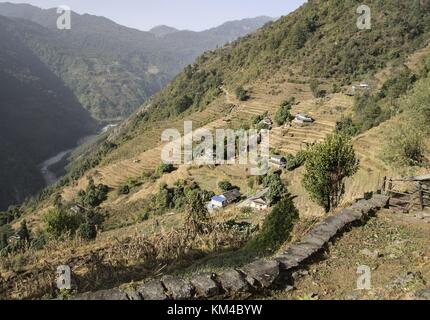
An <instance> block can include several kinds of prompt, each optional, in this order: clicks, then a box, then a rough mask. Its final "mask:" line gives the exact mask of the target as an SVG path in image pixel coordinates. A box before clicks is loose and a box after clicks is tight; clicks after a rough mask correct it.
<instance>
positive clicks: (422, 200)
mask: <svg viewBox="0 0 430 320" xmlns="http://www.w3.org/2000/svg"><path fill="white" fill-rule="evenodd" d="M418 190H419V197H420V206H421V210H424V192H423V186H422V184H421V182H418Z"/></svg>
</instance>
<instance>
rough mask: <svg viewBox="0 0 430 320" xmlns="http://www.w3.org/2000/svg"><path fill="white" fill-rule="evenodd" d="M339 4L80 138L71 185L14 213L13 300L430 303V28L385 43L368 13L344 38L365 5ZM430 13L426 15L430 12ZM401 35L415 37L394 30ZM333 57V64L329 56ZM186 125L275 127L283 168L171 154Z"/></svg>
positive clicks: (7, 247)
mask: <svg viewBox="0 0 430 320" xmlns="http://www.w3.org/2000/svg"><path fill="white" fill-rule="evenodd" d="M334 2H335V1H328V2H327V3H325V2H324V3H323V2H320V1H311V2H309V3H308V4H306V5H304V6H303V7H302V8H300V9H298V10H297V11H296V12H294V13H292V14H291V15H289V16H287V17H283V18H281V19H280V20H279V21H278V22H274V23H273V24H270V25H268V26H266V27H264V28H263V29H262V30H259V31H257V32H256V33H255V34H253V35H250V36H247V37H245V38H243V39H241V40H238V41H237V42H234V43H232V44H229V45H227V46H226V47H225V48H222V49H218V50H215V51H211V52H207V53H205V54H204V55H203V56H202V57H200V58H199V59H197V61H196V62H195V63H194V64H193V65H191V66H189V67H187V68H186V69H185V70H184V72H183V73H182V74H180V75H179V76H178V77H177V78H176V79H175V80H174V81H173V82H172V83H171V84H170V85H169V86H168V87H167V88H166V89H165V90H163V91H162V92H161V93H160V94H159V95H157V96H155V97H154V98H153V99H152V100H151V101H150V102H149V103H148V104H146V105H145V106H143V107H142V108H141V109H139V110H138V111H136V112H135V113H134V114H133V115H132V116H131V117H130V118H129V119H128V120H126V121H125V122H124V123H122V124H121V125H119V126H117V127H114V128H111V129H110V130H108V131H107V132H106V133H105V135H104V136H103V137H102V138H100V140H99V141H96V142H93V143H92V144H90V145H86V146H83V147H82V148H80V149H79V150H77V151H75V153H74V154H73V156H72V159H73V160H74V161H73V162H72V164H71V166H70V167H69V175H68V176H66V177H65V178H64V179H63V180H61V181H60V182H59V183H58V184H57V185H55V186H52V187H51V188H48V189H46V190H45V191H44V192H43V193H42V194H41V195H40V196H39V197H38V198H35V199H32V200H29V201H27V202H26V203H24V204H23V205H22V206H19V207H16V208H12V209H15V211H13V210H10V211H8V212H5V213H4V214H3V213H2V215H1V216H0V218H1V219H0V221H4V222H5V223H4V224H3V225H5V226H6V225H7V226H9V231H10V232H7V233H6V232H4V231H3V233H2V237H3V238H2V241H3V242H2V243H3V246H2V250H1V252H2V258H1V260H0V261H1V263H0V297H1V298H4V299H73V298H74V297H75V298H76V299H100V298H102V299H115V300H117V299H131V300H135V299H136V300H141V299H144V300H145V299H178V300H182V299H202V298H204V299H215V298H220V297H221V298H225V299H234V298H240V299H281V300H282V299H298V300H317V299H347V300H356V299H429V281H430V264H429V262H430V252H429V245H430V239H429V238H428V234H429V231H430V183H429V181H430V178H429V176H428V174H429V172H430V167H429V165H428V163H429V162H428V161H429V160H430V152H429V150H430V149H429V148H430V144H429V141H430V140H429V136H430V133H429V132H428V130H427V129H426V127H428V126H427V124H428V121H429V118H428V107H429V106H430V96H429V95H428V92H429V91H428V88H430V73H429V71H430V43H429V39H430V38H429V32H430V30H429V29H428V28H429V26H430V24H429V26H426V27H422V28H421V29H420V30H421V31H420V32H421V33H419V36H418V35H417V36H416V37H415V38H413V37H412V36H411V39H412V38H413V40H410V39H409V38H403V36H401V32H400V31H399V30H397V29H394V28H393V29H390V30H389V31H387V30H385V29H384V30H382V31H381V30H379V29H378V28H377V27H378V26H377V27H376V32H379V33H380V34H379V35H378V36H375V39H376V38H377V40H376V42H375V41H373V40H374V38H373V35H372V33H371V31H369V32H368V33H367V34H363V32H360V31H356V30H355V29H354V28H355V25H354V26H351V27H348V28H347V31H345V35H343V34H342V33H341V32H340V31H338V29H337V28H338V26H337V24H336V23H333V22H332V20H331V19H335V18H336V19H337V20H342V21H343V19H344V21H349V20H348V19H349V18H350V16H351V15H352V16H354V15H353V14H350V13H342V14H341V13H339V14H337V13H335V12H334V11H333V10H334V9H333V6H334ZM352 2H353V3H354V4H355V2H354V1H352ZM386 5H387V6H388V7H389V8H394V7H396V1H387V4H386ZM381 7H383V4H382V2H381V3H378V8H379V9H381ZM384 8H385V7H384ZM403 9H404V10H406V8H403ZM381 10H382V9H381ZM393 10H394V9H393ZM397 10H398V11H395V12H397V13H398V14H399V15H400V14H401V10H400V9H397ZM387 11H388V10H387ZM336 12H338V11H336ZM345 12H349V11H345ZM407 12H408V14H410V15H411V16H414V17H415V15H417V13H416V11H413V10H412V9H410V10H408V11H407ZM429 12H430V11H428V10H423V11H422V12H420V17H421V18H423V19H426V20H425V21H429V20H428V19H429V17H430V14H429ZM385 13H386V12H385V11H384V12H383V13H380V15H381V16H384V17H385V16H386V15H385ZM387 15H388V14H387ZM421 15H422V16H421ZM388 16H389V15H388ZM378 17H379V16H378ZM389 17H390V16H389ZM396 17H397V15H396ZM302 18H303V19H302ZM381 19H382V18H381ZM384 19H388V18H386V17H385V18H384ZM337 20H336V21H337ZM300 21H306V23H308V25H307V27H306V28H305V27H303V26H302V22H300ZM384 21H386V20H384ZM303 23H305V22H303ZM387 23H388V22H387ZM291 28H292V29H291ZM303 28H305V29H306V30H307V31H306V37H305V40H304V42H303V43H301V44H300V45H298V46H297V48H296V51H294V52H289V53H288V54H286V53H285V52H283V51H282V50H281V48H283V47H282V41H288V43H287V44H288V46H292V45H295V44H296V41H298V40H297V39H302V38H301V37H298V38H295V37H293V36H292V35H291V34H292V33H293V31H291V32H290V31H285V30H290V29H291V30H296V31H294V32H299V31H300V30H302V29H303ZM405 28H406V27H405ZM297 30H299V31H297ZM335 30H336V31H338V32H335ZM403 31H404V30H403ZM403 31H402V32H403ZM388 32H391V33H390V34H389V36H390V37H391V36H392V37H393V38H396V37H397V38H396V39H397V40H396V41H397V42H395V41H394V40H393V43H391V42H389V43H385V42H384V43H382V44H381V43H380V42H378V41H388V40H386V39H387V38H389V37H388V36H384V35H386V34H385V33H388ZM323 34H324V35H325V36H326V37H328V39H327V40H325V39H324V43H326V47H324V48H321V51H320V52H322V53H319V54H320V55H321V56H320V55H318V54H317V53H315V52H316V50H315V46H318V43H320V41H323V40H321V39H323V36H322V35H323ZM410 34H413V32H412V31H410ZM280 35H282V36H283V38H281V40H279V39H278V38H277V37H281V36H280ZM351 37H352V38H353V39H350V38H351ZM367 37H368V38H367ZM290 38H291V39H290ZM333 39H337V41H339V42H344V44H345V45H348V46H349V45H351V46H353V44H351V43H353V42H354V41H356V42H360V41H364V42H365V43H368V42H366V41H372V42H371V43H372V45H374V46H375V47H371V48H370V49H374V54H372V55H370V56H372V58H370V57H368V58H363V57H362V55H360V53H358V54H356V55H354V57H352V58H351V59H353V60H354V59H355V60H354V63H355V64H354V68H356V69H351V68H349V64H348V65H347V63H346V62H345V63H342V60H341V57H338V60H339V61H337V62H333V61H331V60H330V59H329V58H328V57H329V56H330V53H332V52H334V51H339V45H337V44H335V42H336V41H330V40H333ZM381 39H382V40H381ZM400 39H401V40H400ZM269 40H270V41H269ZM278 40H279V43H278ZM264 41H267V43H265V42H264ZM257 42H258V43H259V45H260V47H258V48H257V49H255V52H254V50H253V51H252V52H247V48H249V47H252V45H253V44H255V43H257ZM327 43H328V44H327ZM375 43H377V44H375ZM377 45H380V46H381V47H384V48H385V49H384V50H382V49H381V50H379V51H378V49H379V47H376V46H377ZM354 48H355V47H354ZM399 48H402V49H403V48H404V50H403V51H402V50H400V49H399ZM370 49H369V50H370ZM265 50H269V51H268V52H266V51H265ZM324 50H325V51H324ZM351 50H352V49H351ZM357 50H358V49H357ZM390 50H391V51H390ZM399 51H401V54H400V53H399ZM243 52H246V53H243ZM280 52H282V54H281V53H280ZM377 52H379V55H378V53H377ZM283 54H285V56H283ZM313 54H315V55H313ZM339 54H341V53H339ZM270 57H272V58H270ZM393 57H396V58H393ZM224 59H225V61H229V62H228V63H224ZM247 59H249V61H247ZM272 59H273V60H272ZM333 59H335V58H333ZM321 60H330V61H325V62H324V63H325V64H324V65H327V66H329V67H327V70H320V69H319V67H320V66H321ZM331 62H333V64H330V63H331ZM348 63H349V62H348ZM351 63H353V62H351ZM341 66H344V69H341ZM330 68H331V69H330ZM312 72H315V73H312ZM203 74H205V76H204V79H205V80H203V81H204V85H202V84H201V83H200V82H203V81H201V77H203ZM327 74H329V75H327ZM412 75H413V76H412ZM218 77H220V78H222V79H221V80H220V79H218ZM238 79H240V80H238ZM199 81H200V82H199ZM194 82H199V84H198V85H197V84H196V85H195V83H194ZM203 87H204V88H203ZM195 92H197V93H196V96H193V94H194V93H195ZM191 97H192V98H191ZM196 97H198V101H199V102H196V101H197V98H196ZM187 98H189V99H190V101H188V99H187ZM173 101H174V102H173ZM189 102H190V103H189ZM191 102H192V103H191ZM183 104H184V105H186V107H185V108H182V106H184V105H183ZM178 106H181V108H180V110H181V111H177V110H176V109H174V108H175V107H178ZM178 108H179V107H178ZM185 121H192V123H193V128H194V129H195V130H197V129H199V128H204V129H208V130H210V131H211V132H215V130H217V129H233V130H238V129H244V130H248V129H255V130H257V131H258V132H261V131H262V130H268V131H269V132H270V136H269V139H270V140H269V141H270V154H269V157H268V163H269V167H270V170H269V172H268V173H267V174H266V175H264V176H252V175H250V170H251V167H252V166H251V165H241V164H238V163H236V164H231V165H216V164H213V165H204V164H192V165H189V164H171V163H169V164H168V163H163V162H162V160H161V155H162V150H163V148H164V147H165V145H166V143H163V142H161V136H162V132H163V131H164V130H165V129H166V128H174V129H177V130H178V131H179V132H181V133H182V132H183V131H184V122H185ZM185 138H186V137H183V139H185ZM223 146H224V144H223ZM327 150H328V151H327ZM333 150H334V151H333ZM339 150H341V151H342V152H338V151H339ZM181 152H182V151H181ZM197 153H198V154H201V152H197ZM339 154H342V156H344V157H342V156H339ZM194 156H196V154H195V155H194ZM347 156H349V158H348V159H345V158H347ZM326 159H329V160H327V161H326V162H324V161H325V160H326ZM332 159H335V160H333V161H331V160H332ZM342 161H344V162H342ZM341 162H342V163H344V164H345V165H344V167H347V166H349V169H350V170H349V171H348V170H343V169H345V168H344V167H342V166H341V165H340V164H339V163H341ZM320 163H323V164H325V165H326V166H327V167H330V168H331V167H335V168H336V169H337V170H338V171H341V169H342V170H343V171H345V172H346V171H348V172H347V173H345V174H344V175H341V174H339V175H341V179H339V180H338V181H337V182H338V185H337V186H336V188H335V189H336V190H335V191H334V192H332V193H330V194H328V195H327V194H324V196H325V198H324V197H321V196H320V193H321V192H322V191H321V189H324V188H322V187H321V188H320V189H318V190H316V189H317V188H316V186H318V181H319V180H321V179H319V180H318V179H317V178H318V177H320V176H318V174H320V172H319V171H318V170H314V169H318V166H317V165H315V164H320ZM327 163H328V164H327ZM339 168H340V169H339ZM338 171H336V172H334V173H333V172H331V173H332V174H333V175H335V174H338ZM323 174H324V172H323ZM325 174H326V176H327V175H328V174H327V173H326V172H325ZM315 176H316V177H317V178H315ZM314 178H315V179H314ZM323 180H324V179H323ZM318 192H320V193H318ZM334 193H335V194H334ZM327 197H328V198H329V200H328V201H327ZM321 198H323V199H321ZM327 202H328V203H327ZM4 230H6V229H5V228H4ZM60 265H67V266H70V268H71V271H72V273H73V285H72V288H71V289H70V290H65V291H64V290H63V291H59V290H58V289H57V288H56V287H55V281H54V280H55V277H56V273H55V270H56V269H57V267H58V266H60ZM362 265H366V266H368V267H369V269H370V270H371V272H372V279H374V280H373V286H372V288H367V289H366V290H359V289H357V287H356V285H357V267H359V266H362ZM233 284H234V285H233Z"/></svg>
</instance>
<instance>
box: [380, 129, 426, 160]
mask: <svg viewBox="0 0 430 320" xmlns="http://www.w3.org/2000/svg"><path fill="white" fill-rule="evenodd" d="M424 141H425V138H424V135H423V133H422V132H420V131H419V130H417V129H416V128H413V127H409V126H406V127H405V126H401V127H400V128H396V130H393V132H392V136H390V137H389V140H388V142H387V145H386V146H385V147H384V158H385V160H386V161H387V162H389V163H391V164H394V165H398V166H423V165H424V164H425V156H424V153H425V142H424Z"/></svg>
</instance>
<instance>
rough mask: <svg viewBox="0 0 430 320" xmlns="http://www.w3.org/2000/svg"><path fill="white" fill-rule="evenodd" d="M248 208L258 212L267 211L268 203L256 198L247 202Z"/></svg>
mask: <svg viewBox="0 0 430 320" xmlns="http://www.w3.org/2000/svg"><path fill="white" fill-rule="evenodd" d="M249 207H250V208H252V209H256V210H259V211H263V210H267V209H269V203H268V202H267V201H266V200H265V199H263V198H256V199H250V200H249Z"/></svg>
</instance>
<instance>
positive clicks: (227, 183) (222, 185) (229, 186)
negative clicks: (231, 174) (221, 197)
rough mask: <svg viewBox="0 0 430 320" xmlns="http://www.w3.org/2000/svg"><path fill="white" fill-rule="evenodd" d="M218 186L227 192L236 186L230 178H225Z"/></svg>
mask: <svg viewBox="0 0 430 320" xmlns="http://www.w3.org/2000/svg"><path fill="white" fill-rule="evenodd" d="M218 187H219V188H220V189H221V190H222V192H227V191H230V190H233V189H234V188H235V187H234V186H233V185H232V184H231V182H230V181H228V180H224V181H221V182H220V183H218Z"/></svg>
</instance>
